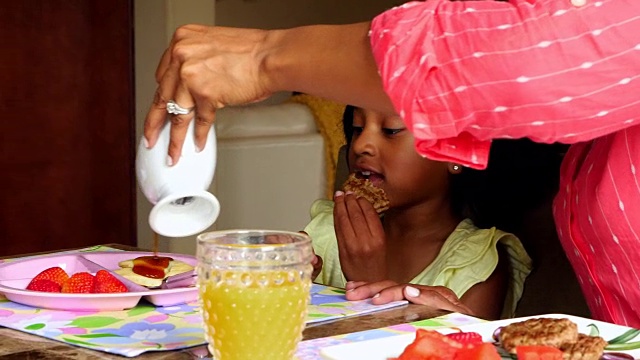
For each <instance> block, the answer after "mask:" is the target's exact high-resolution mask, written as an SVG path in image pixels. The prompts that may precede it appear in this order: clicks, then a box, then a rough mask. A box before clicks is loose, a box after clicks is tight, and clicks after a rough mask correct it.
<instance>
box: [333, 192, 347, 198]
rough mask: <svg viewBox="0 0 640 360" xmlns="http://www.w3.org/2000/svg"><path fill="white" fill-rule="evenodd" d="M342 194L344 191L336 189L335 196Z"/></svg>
mask: <svg viewBox="0 0 640 360" xmlns="http://www.w3.org/2000/svg"><path fill="white" fill-rule="evenodd" d="M342 195H344V193H343V192H342V191H340V190H338V191H336V193H335V194H334V195H333V196H335V197H339V196H342Z"/></svg>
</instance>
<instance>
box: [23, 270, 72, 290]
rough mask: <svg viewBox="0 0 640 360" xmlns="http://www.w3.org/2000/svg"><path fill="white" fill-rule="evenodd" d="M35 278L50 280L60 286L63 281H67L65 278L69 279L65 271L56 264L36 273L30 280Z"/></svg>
mask: <svg viewBox="0 0 640 360" xmlns="http://www.w3.org/2000/svg"><path fill="white" fill-rule="evenodd" d="M35 280H50V281H53V282H54V283H56V284H58V286H60V287H61V286H62V285H63V284H64V283H65V282H67V280H69V275H67V273H66V272H65V271H64V270H63V269H62V268H61V267H59V266H56V267H52V268H48V269H46V270H44V271H41V272H40V273H39V274H38V275H36V276H35V277H34V278H33V279H31V281H35Z"/></svg>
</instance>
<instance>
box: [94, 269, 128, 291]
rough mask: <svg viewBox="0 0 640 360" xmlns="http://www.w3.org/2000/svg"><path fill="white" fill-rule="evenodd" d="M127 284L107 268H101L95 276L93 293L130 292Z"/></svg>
mask: <svg viewBox="0 0 640 360" xmlns="http://www.w3.org/2000/svg"><path fill="white" fill-rule="evenodd" d="M128 291H129V289H127V287H126V285H125V284H123V283H122V281H120V280H118V279H117V278H116V277H115V276H113V275H112V274H111V273H110V272H108V271H106V270H99V271H98V272H97V273H96V276H95V282H94V284H93V289H92V291H91V292H93V293H123V292H128Z"/></svg>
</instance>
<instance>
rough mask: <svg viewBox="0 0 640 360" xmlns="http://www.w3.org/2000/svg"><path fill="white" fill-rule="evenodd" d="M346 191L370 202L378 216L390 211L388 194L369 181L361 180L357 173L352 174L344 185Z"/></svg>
mask: <svg viewBox="0 0 640 360" xmlns="http://www.w3.org/2000/svg"><path fill="white" fill-rule="evenodd" d="M342 188H343V189H344V191H351V192H353V193H354V194H355V195H356V197H362V198H365V199H366V200H367V201H369V202H370V203H371V204H372V205H373V208H374V209H375V210H376V212H377V213H378V214H381V213H383V212H385V211H387V210H388V209H389V199H388V198H387V194H386V193H385V192H384V190H382V189H381V188H379V187H376V186H375V185H373V183H372V182H371V181H369V179H359V178H357V177H356V174H355V173H351V175H349V178H348V179H347V181H346V182H345V183H344V185H342Z"/></svg>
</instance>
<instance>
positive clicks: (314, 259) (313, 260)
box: [311, 256, 318, 265]
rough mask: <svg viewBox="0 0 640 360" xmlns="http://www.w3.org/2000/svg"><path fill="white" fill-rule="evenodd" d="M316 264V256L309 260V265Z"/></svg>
mask: <svg viewBox="0 0 640 360" xmlns="http://www.w3.org/2000/svg"><path fill="white" fill-rule="evenodd" d="M317 263H318V257H317V256H314V257H313V258H312V259H311V265H315V264H317Z"/></svg>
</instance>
